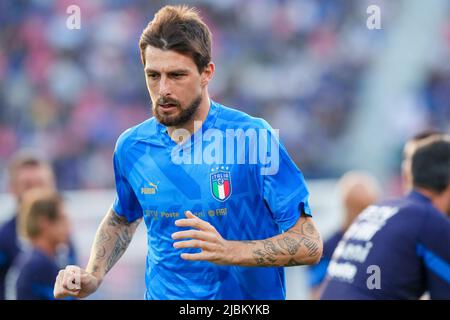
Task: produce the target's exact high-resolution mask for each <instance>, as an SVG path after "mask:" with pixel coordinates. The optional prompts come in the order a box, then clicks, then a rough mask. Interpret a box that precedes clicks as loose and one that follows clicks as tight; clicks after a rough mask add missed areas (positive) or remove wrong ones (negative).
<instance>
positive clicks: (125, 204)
mask: <svg viewBox="0 0 450 320" xmlns="http://www.w3.org/2000/svg"><path fill="white" fill-rule="evenodd" d="M123 144H124V141H123V140H122V139H121V138H119V140H118V142H117V145H116V149H115V150H114V155H113V166H114V179H115V182H116V197H115V199H114V203H113V206H112V209H113V210H114V212H115V213H117V214H118V215H120V216H123V217H125V218H126V219H127V220H128V221H129V222H133V221H135V220H137V219H139V218H141V217H142V209H141V206H140V204H139V201H138V199H137V197H136V194H135V193H134V191H133V188H132V187H131V185H130V183H129V181H128V179H127V174H126V171H125V169H126V168H124V167H123V163H122V157H123V156H124V155H122V153H123V150H124V148H123Z"/></svg>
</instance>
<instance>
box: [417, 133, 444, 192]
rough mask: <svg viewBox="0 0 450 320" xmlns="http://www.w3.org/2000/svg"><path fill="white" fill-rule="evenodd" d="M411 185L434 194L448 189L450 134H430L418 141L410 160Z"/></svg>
mask: <svg viewBox="0 0 450 320" xmlns="http://www.w3.org/2000/svg"><path fill="white" fill-rule="evenodd" d="M411 169H412V179H413V186H414V187H415V188H423V189H426V190H428V191H431V192H433V193H435V194H441V193H442V192H444V191H446V190H447V189H449V184H450V136H449V135H439V136H432V137H429V138H427V139H425V140H423V141H421V142H420V144H419V145H418V147H417V149H416V151H415V152H414V154H413V156H412V160H411Z"/></svg>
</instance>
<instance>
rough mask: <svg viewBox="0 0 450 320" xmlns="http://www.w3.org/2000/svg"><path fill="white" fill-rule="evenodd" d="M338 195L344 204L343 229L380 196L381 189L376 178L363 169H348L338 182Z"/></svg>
mask: <svg viewBox="0 0 450 320" xmlns="http://www.w3.org/2000/svg"><path fill="white" fill-rule="evenodd" d="M338 187H339V191H340V197H341V199H342V204H343V206H344V211H345V217H344V226H343V228H344V230H345V229H347V228H348V227H349V226H350V224H351V223H352V222H353V220H354V219H355V218H356V217H357V216H358V215H359V214H360V213H361V212H362V211H363V210H364V209H365V208H367V207H368V206H369V205H371V204H373V203H374V202H376V201H377V200H378V198H379V197H380V193H381V191H380V190H381V189H380V186H379V183H378V181H377V179H376V178H375V177H374V176H372V175H371V174H369V173H367V172H363V171H356V170H355V171H349V172H347V173H345V174H344V175H343V176H342V177H341V179H340V180H339V182H338Z"/></svg>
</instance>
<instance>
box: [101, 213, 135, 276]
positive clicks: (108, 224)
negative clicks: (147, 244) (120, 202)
mask: <svg viewBox="0 0 450 320" xmlns="http://www.w3.org/2000/svg"><path fill="white" fill-rule="evenodd" d="M139 222H140V221H139V220H138V221H135V222H132V223H129V222H128V220H126V219H125V218H124V217H121V216H119V215H117V214H115V213H114V212H112V211H110V212H109V213H108V216H107V217H106V219H105V222H104V223H103V225H102V226H101V227H100V229H99V231H98V233H97V235H96V238H95V244H94V247H95V254H94V260H93V263H94V265H93V267H92V271H93V272H97V271H98V270H99V269H100V266H101V265H103V266H104V268H105V274H106V273H107V272H108V271H109V270H111V268H112V267H113V266H114V264H115V263H116V262H117V261H118V260H119V258H120V257H121V256H122V255H123V253H124V252H125V250H126V249H127V247H128V245H129V244H130V242H131V239H132V238H133V234H134V232H135V230H136V228H137V226H138V224H139ZM105 262H106V264H105Z"/></svg>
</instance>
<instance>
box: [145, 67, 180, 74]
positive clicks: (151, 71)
mask: <svg viewBox="0 0 450 320" xmlns="http://www.w3.org/2000/svg"><path fill="white" fill-rule="evenodd" d="M144 71H145V73H161V72H159V71H157V70H153V69H147V68H146V69H145V70H144ZM188 72H189V70H188V69H175V70H170V71H169V72H167V73H188Z"/></svg>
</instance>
